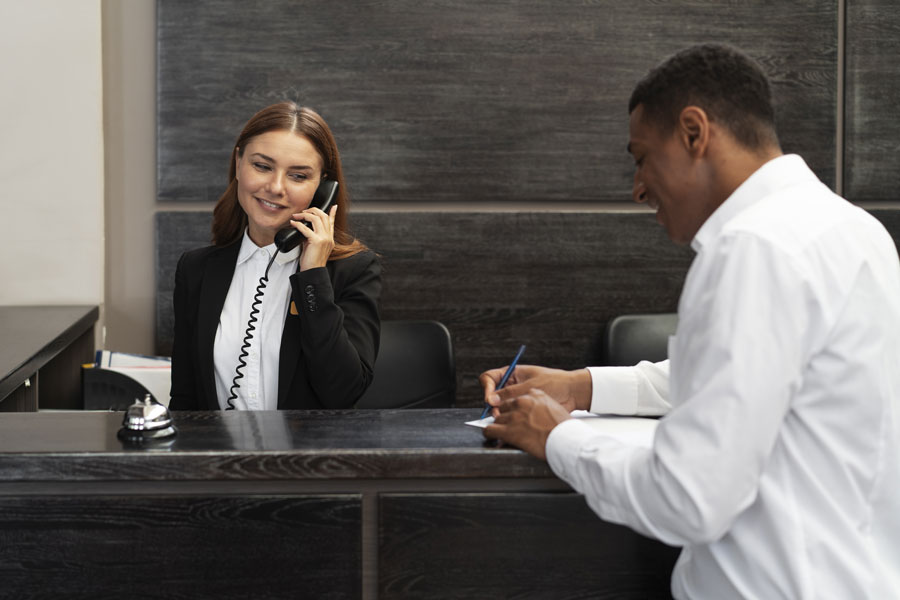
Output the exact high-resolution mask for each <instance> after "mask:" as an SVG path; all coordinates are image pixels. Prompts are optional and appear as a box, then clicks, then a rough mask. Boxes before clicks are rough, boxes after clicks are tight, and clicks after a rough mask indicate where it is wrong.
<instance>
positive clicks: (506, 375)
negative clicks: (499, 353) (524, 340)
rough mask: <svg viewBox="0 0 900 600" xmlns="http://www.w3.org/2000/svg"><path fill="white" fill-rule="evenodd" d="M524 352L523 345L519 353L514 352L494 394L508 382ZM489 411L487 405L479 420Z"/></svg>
mask: <svg viewBox="0 0 900 600" xmlns="http://www.w3.org/2000/svg"><path fill="white" fill-rule="evenodd" d="M524 352H525V344H522V345H521V346H520V347H519V351H518V352H516V357H515V358H513V359H512V362H511V363H509V366H508V367H507V368H506V373H504V374H503V377H501V378H500V383H498V384H497V387H496V388H494V391H495V392H499V391H500V390H502V389H503V386H504V385H506V382H507V381H508V380H509V376H510V375H512V374H513V371H515V370H516V365H517V364H519V359H520V358H522V354H523V353H524ZM490 411H491V405H490V404H488V405H487V406H485V407H484V411H482V413H481V418H482V419H483V418H485V417H486V416H487V414H488V413H489V412H490Z"/></svg>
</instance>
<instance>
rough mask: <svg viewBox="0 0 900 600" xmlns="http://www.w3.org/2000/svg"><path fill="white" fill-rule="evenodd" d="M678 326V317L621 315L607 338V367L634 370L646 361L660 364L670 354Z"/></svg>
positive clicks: (609, 328) (611, 323)
mask: <svg viewBox="0 0 900 600" xmlns="http://www.w3.org/2000/svg"><path fill="white" fill-rule="evenodd" d="M677 326H678V315H677V314H676V313H662V314H654V315H651V314H640V315H638V314H636V315H620V316H618V317H614V318H612V319H610V321H609V323H607V324H606V330H605V332H604V334H603V359H604V364H606V365H610V366H623V367H630V366H633V365H636V364H638V363H639V362H640V361H642V360H649V361H652V362H657V361H660V360H665V359H666V358H667V357H668V354H669V336H670V335H674V334H675V328H676V327H677Z"/></svg>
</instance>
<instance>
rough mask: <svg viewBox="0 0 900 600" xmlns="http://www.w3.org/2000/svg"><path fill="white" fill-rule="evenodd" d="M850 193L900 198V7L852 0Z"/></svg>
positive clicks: (860, 197)
mask: <svg viewBox="0 0 900 600" xmlns="http://www.w3.org/2000/svg"><path fill="white" fill-rule="evenodd" d="M846 47H847V77H846V79H847V91H846V95H845V97H846V106H845V114H846V130H845V131H846V134H845V140H846V142H845V144H846V146H845V152H844V195H845V196H846V197H847V198H848V199H849V200H852V201H855V202H866V201H875V200H884V201H893V202H896V201H897V199H898V198H900V194H898V190H900V159H898V156H900V69H898V68H897V57H898V55H900V4H898V3H897V2H896V0H848V2H847V35H846Z"/></svg>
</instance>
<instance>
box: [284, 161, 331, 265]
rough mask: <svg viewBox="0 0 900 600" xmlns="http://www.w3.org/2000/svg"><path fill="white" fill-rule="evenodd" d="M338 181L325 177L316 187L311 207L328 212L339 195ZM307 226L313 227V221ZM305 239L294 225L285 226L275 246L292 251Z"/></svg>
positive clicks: (307, 223) (285, 250)
mask: <svg viewBox="0 0 900 600" xmlns="http://www.w3.org/2000/svg"><path fill="white" fill-rule="evenodd" d="M337 189H338V182H337V181H335V180H334V179H323V180H322V181H321V183H319V187H317V188H316V193H315V195H314V196H313V199H312V200H311V201H310V203H309V208H319V209H321V210H322V212H324V213H326V214H327V213H328V209H329V208H331V205H332V204H333V203H334V197H335V196H336V195H337ZM305 224H306V226H307V227H309V228H310V229H312V223H310V222H309V221H307V222H306V223H305ZM302 241H303V234H302V233H300V232H299V231H297V230H296V229H294V228H293V227H285V228H284V229H282V230H281V231H279V232H278V233H276V234H275V247H276V248H278V251H279V252H281V253H285V252H290V251H291V250H293V249H294V247H295V246H297V244H299V243H300V242H302Z"/></svg>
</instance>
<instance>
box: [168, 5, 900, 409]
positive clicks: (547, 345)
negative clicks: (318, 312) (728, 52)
mask: <svg viewBox="0 0 900 600" xmlns="http://www.w3.org/2000/svg"><path fill="white" fill-rule="evenodd" d="M839 10H845V11H846V32H845V38H844V39H845V47H844V51H845V53H846V78H845V82H846V89H845V90H843V98H844V102H845V107H846V110H845V114H844V115H838V112H837V104H838V98H839V97H841V96H840V94H841V91H842V90H840V89H839V87H838V77H837V75H838V55H839V51H840V50H841V48H839V46H838V39H839V36H838V33H839V32H838V26H839ZM763 17H764V18H763ZM898 33H900V8H898V7H896V6H894V3H892V2H888V1H887V0H847V1H846V2H844V3H838V2H836V1H826V0H800V1H796V2H773V1H765V2H764V1H752V0H751V1H743V2H734V1H711V0H707V1H700V0H693V1H686V2H677V3H667V2H658V1H655V0H637V1H635V2H612V1H602V0H601V1H597V2H590V3H583V2H553V3H546V2H542V1H540V0H520V1H491V2H483V1H476V0H454V1H451V2H440V3H438V2H427V1H426V2H414V1H413V0H397V1H392V2H375V1H365V0H364V1H361V2H355V3H352V4H346V3H332V2H325V1H321V0H312V1H309V2H290V1H288V0H273V1H270V2H264V3H249V2H242V1H239V0H206V1H198V2H191V3H187V2H177V1H175V0H158V42H159V50H158V55H159V60H158V77H159V82H158V93H159V96H158V113H159V114H158V116H159V135H158V155H159V161H158V165H159V199H160V201H166V202H171V201H179V202H180V201H192V202H198V201H199V202H208V203H209V209H210V210H211V208H212V203H213V202H214V201H215V199H216V198H217V197H218V196H219V194H220V193H221V192H222V189H223V185H224V183H225V177H226V169H227V166H228V165H227V161H228V157H229V153H230V148H231V144H233V143H234V139H235V138H236V136H237V133H238V131H239V129H240V128H241V126H242V125H243V123H244V122H245V121H246V119H247V118H248V117H249V116H250V115H251V114H252V113H253V112H254V111H256V110H257V109H259V108H261V107H262V106H265V105H267V104H270V103H272V102H275V101H278V100H281V99H284V98H289V99H294V100H297V101H298V102H300V103H302V104H307V105H310V106H313V107H315V108H317V109H318V110H319V111H320V112H322V114H323V115H324V116H325V118H326V119H327V120H328V121H329V123H330V125H331V126H332V129H333V130H334V133H335V135H336V137H337V139H338V143H339V145H340V147H341V151H342V155H343V159H344V167H345V173H346V175H347V179H348V186H349V188H350V191H351V194H352V195H353V199H354V203H355V206H356V210H355V213H354V216H353V223H354V227H355V230H356V233H357V234H358V235H359V236H360V237H361V238H362V239H363V240H365V241H366V242H367V243H368V244H369V245H370V246H372V247H373V248H375V249H376V250H378V251H379V252H380V253H381V254H382V256H383V261H384V264H385V294H384V298H383V303H382V314H383V317H384V318H386V319H399V318H432V319H438V320H441V321H443V322H444V323H446V324H447V326H448V327H449V328H450V331H451V333H452V334H453V337H454V342H455V345H456V353H457V367H458V370H459V372H458V379H459V381H458V384H459V385H458V391H459V398H458V405H460V406H470V405H473V406H474V405H476V404H477V403H478V402H479V399H480V394H479V388H478V386H477V382H476V377H477V375H478V373H479V372H480V371H482V370H483V369H485V368H488V367H492V366H498V365H501V364H505V363H506V362H508V361H509V359H510V358H511V355H512V353H513V352H514V351H515V349H516V348H517V347H518V345H519V344H522V343H525V344H528V352H527V355H526V362H536V363H545V364H550V365H553V366H558V367H564V368H574V367H578V366H582V365H584V364H588V363H592V362H595V361H596V360H597V359H598V358H599V346H598V343H599V334H600V332H601V331H602V329H603V327H604V325H605V322H606V321H607V320H608V318H609V317H610V316H612V315H614V314H618V313H626V312H668V311H672V310H674V309H675V306H676V303H677V298H678V293H679V290H680V286H681V282H682V281H683V278H684V274H685V272H686V269H687V266H688V263H689V261H690V252H689V251H688V250H686V249H683V248H676V247H674V246H672V245H671V243H670V242H668V240H667V239H666V238H665V236H664V234H663V232H662V230H661V229H660V228H659V226H658V225H656V224H655V222H654V221H653V218H652V216H650V215H648V214H647V213H640V212H617V211H615V210H606V211H596V209H591V208H589V207H587V205H586V208H585V210H584V211H568V212H565V211H562V212H515V211H496V210H494V211H492V210H491V206H492V205H493V207H494V208H496V207H498V206H509V207H513V206H515V205H516V203H525V202H539V203H553V202H611V201H625V200H628V198H629V190H630V185H631V174H632V166H631V161H630V159H629V157H628V155H627V154H626V153H625V151H624V147H625V143H626V141H627V114H626V113H627V99H628V96H629V94H630V92H631V89H632V87H633V85H634V83H635V82H636V81H637V80H638V79H639V78H640V77H641V76H642V75H643V74H644V73H645V72H646V71H647V69H649V68H650V67H652V66H653V65H655V64H656V63H658V62H659V61H660V60H661V59H662V58H663V57H665V56H666V55H668V54H670V53H672V52H674V51H676V50H678V49H680V48H683V47H685V46H687V45H690V44H692V43H696V42H702V41H724V42H730V43H733V44H735V45H738V46H740V47H742V48H744V49H745V50H746V51H747V52H748V53H750V54H751V55H752V56H754V57H755V58H757V59H758V60H759V61H760V63H761V64H762V65H763V67H764V68H765V69H766V71H767V73H768V74H769V76H770V77H771V79H772V81H773V90H774V95H775V101H776V110H777V112H778V124H779V131H780V135H781V138H782V144H783V147H784V149H785V150H786V151H788V152H798V153H800V154H802V155H803V156H804V158H806V160H807V162H808V163H809V164H810V165H811V166H812V167H813V169H814V170H815V171H816V172H817V173H818V174H819V176H820V177H821V178H822V179H823V180H824V181H825V182H826V183H827V184H829V185H832V186H835V185H836V184H837V178H836V165H837V156H838V150H839V146H838V142H841V141H843V140H838V137H837V131H838V130H839V125H840V124H841V123H840V121H839V118H843V119H845V121H844V126H845V131H846V146H845V148H844V158H845V162H844V163H843V166H842V172H843V176H844V183H845V190H846V195H847V196H848V198H850V199H851V200H858V201H863V200H867V201H868V200H896V199H897V196H896V191H895V190H896V189H897V187H898V184H900V170H898V169H897V168H896V165H895V163H896V158H895V156H896V155H897V151H898V150H900V116H898V110H900V109H898V108H897V107H898V105H900V103H898V102H897V100H898V99H900V72H898V71H897V70H896V68H895V66H894V64H893V63H894V60H893V58H894V57H895V56H896V54H897V52H898V51H900V41H898V40H900V35H898ZM373 201H401V202H404V203H406V204H407V205H408V206H409V207H410V209H412V210H403V211H399V210H398V211H379V210H366V206H367V204H368V203H371V202H373ZM433 202H443V203H446V204H445V206H446V205H451V206H452V204H453V203H454V202H466V203H472V202H476V203H479V204H484V205H486V206H485V209H484V210H479V211H476V212H462V211H459V212H455V211H446V212H440V211H419V212H417V211H415V208H416V207H417V206H418V205H423V204H429V203H433ZM467 206H471V204H467ZM873 212H875V214H876V215H877V216H878V217H879V218H880V219H881V220H882V221H884V222H885V223H886V224H887V225H888V226H889V229H891V231H892V233H893V234H894V235H895V239H898V238H900V233H898V232H900V212H897V211H895V210H893V209H891V208H884V209H879V210H875V211H873ZM209 218H210V212H209V210H201V211H199V212H179V211H163V212H160V213H159V214H158V215H157V257H156V259H157V268H158V278H157V294H158V301H157V338H158V351H160V352H162V353H166V352H168V350H169V349H170V345H171V324H172V315H171V287H172V281H173V275H174V269H175V264H176V261H177V258H178V256H179V255H180V253H181V252H182V251H183V250H186V249H188V248H192V247H197V246H201V245H205V244H207V243H208V239H209Z"/></svg>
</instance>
